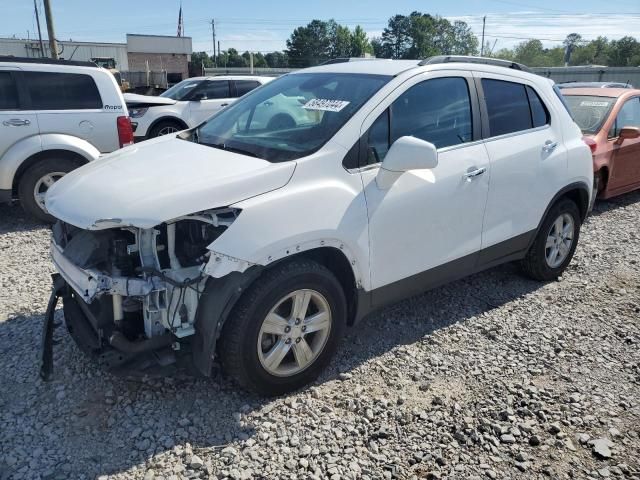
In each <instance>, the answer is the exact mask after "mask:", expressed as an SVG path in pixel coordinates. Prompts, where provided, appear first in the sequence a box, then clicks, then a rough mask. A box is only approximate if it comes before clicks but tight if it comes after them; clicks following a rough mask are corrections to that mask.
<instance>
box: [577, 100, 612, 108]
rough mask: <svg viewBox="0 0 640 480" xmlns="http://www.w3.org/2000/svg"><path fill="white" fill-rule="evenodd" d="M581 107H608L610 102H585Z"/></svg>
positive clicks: (581, 103)
mask: <svg viewBox="0 0 640 480" xmlns="http://www.w3.org/2000/svg"><path fill="white" fill-rule="evenodd" d="M580 106H581V107H608V106H609V102H594V101H591V100H584V101H582V102H580Z"/></svg>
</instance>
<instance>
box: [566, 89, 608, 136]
mask: <svg viewBox="0 0 640 480" xmlns="http://www.w3.org/2000/svg"><path fill="white" fill-rule="evenodd" d="M564 99H565V100H566V102H567V104H568V105H569V109H570V110H571V115H572V116H573V120H574V121H575V122H576V123H577V124H578V126H579V127H580V130H582V133H589V134H595V133H597V132H598V130H600V128H602V124H603V123H604V122H605V120H606V119H607V116H608V115H609V112H610V111H611V109H612V108H613V105H614V104H615V103H616V98H612V97H596V96H591V95H565V97H564Z"/></svg>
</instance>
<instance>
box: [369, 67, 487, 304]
mask: <svg viewBox="0 0 640 480" xmlns="http://www.w3.org/2000/svg"><path fill="white" fill-rule="evenodd" d="M440 75H442V76H438V77H437V78H434V77H433V76H432V75H431V76H427V77H425V76H424V75H420V76H418V77H414V78H413V79H412V80H409V81H408V82H407V83H408V85H407V84H406V87H405V86H403V87H401V89H398V90H401V91H396V93H395V94H392V96H391V97H390V98H389V99H387V102H385V103H386V104H387V106H388V108H386V109H385V110H384V111H383V112H381V113H377V112H378V111H379V110H380V108H381V107H380V106H379V107H378V108H377V109H376V111H374V113H373V114H374V115H375V114H377V115H378V116H377V119H376V120H375V121H374V123H373V124H372V125H371V127H369V128H367V129H366V132H364V134H363V137H362V140H361V142H363V143H364V149H362V148H361V152H364V153H362V154H361V158H365V159H366V160H365V163H368V165H366V166H363V167H362V168H361V175H362V179H363V183H364V194H365V198H366V202H367V210H368V215H369V244H370V257H371V258H370V266H371V284H372V287H373V289H378V288H380V287H389V288H387V289H381V290H378V293H377V294H376V293H375V292H374V299H373V301H374V303H385V297H390V298H389V299H392V298H393V297H401V296H406V295H409V294H413V293H416V292H419V291H422V290H425V289H427V288H430V287H432V286H435V285H437V284H440V283H444V282H445V281H448V280H452V279H454V278H456V277H460V276H463V275H464V274H467V273H470V272H471V271H472V270H473V268H474V266H475V262H476V257H477V252H478V251H479V250H480V246H481V235H482V219H483V215H484V209H485V203H486V200H487V190H488V185H489V175H490V171H489V168H490V165H489V161H488V157H487V153H486V150H485V148H484V145H482V143H481V142H479V141H477V139H478V138H479V132H477V131H476V130H478V128H474V127H477V126H478V122H474V118H475V117H477V114H476V111H477V103H476V98H475V90H474V88H473V82H472V79H471V78H467V77H465V76H464V75H463V74H462V73H461V72H456V73H455V74H449V75H452V76H447V75H446V74H444V73H441V74H440ZM453 75H455V76H453ZM393 97H395V98H393ZM382 108H384V105H382ZM374 118H376V117H374ZM474 124H475V125H474ZM402 136H414V137H417V138H421V139H423V140H426V141H428V142H431V143H433V144H434V145H435V146H436V147H437V148H438V166H437V167H435V168H434V169H431V170H412V171H409V172H406V173H404V174H402V175H401V176H400V177H399V178H398V179H397V180H396V181H395V183H393V185H392V186H391V187H390V188H389V189H381V188H380V187H379V186H378V184H377V183H376V174H377V173H378V171H379V169H380V162H382V161H383V160H384V157H385V155H386V153H387V151H388V150H389V148H390V145H392V144H393V142H394V141H395V140H396V139H398V138H400V137H402ZM401 280H402V281H401ZM376 295H377V296H378V297H379V298H376Z"/></svg>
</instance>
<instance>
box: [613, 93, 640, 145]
mask: <svg viewBox="0 0 640 480" xmlns="http://www.w3.org/2000/svg"><path fill="white" fill-rule="evenodd" d="M624 127H640V98H638V97H636V98H632V99H630V100H627V101H626V102H625V104H624V105H623V106H622V108H621V109H620V111H619V112H618V115H617V116H616V120H615V122H613V125H612V126H611V131H610V132H609V137H610V138H615V137H617V136H618V135H620V130H622V129H623V128H624Z"/></svg>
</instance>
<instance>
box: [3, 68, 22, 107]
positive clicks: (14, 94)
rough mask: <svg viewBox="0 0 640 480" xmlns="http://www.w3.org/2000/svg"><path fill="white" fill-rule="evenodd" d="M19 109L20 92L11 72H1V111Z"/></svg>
mask: <svg viewBox="0 0 640 480" xmlns="http://www.w3.org/2000/svg"><path fill="white" fill-rule="evenodd" d="M17 108H18V90H17V89H16V83H15V82H14V80H13V77H12V76H11V74H10V73H9V72H0V110H15V109H17Z"/></svg>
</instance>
